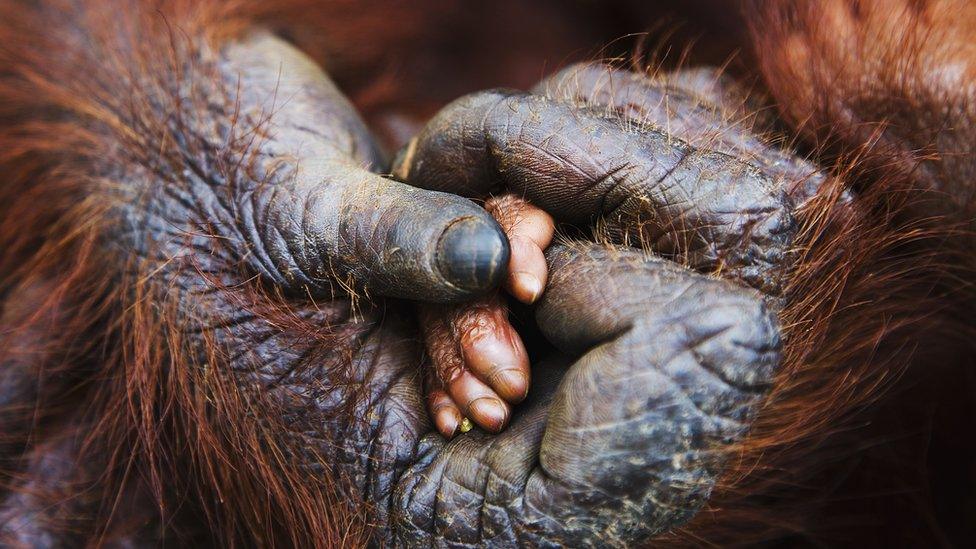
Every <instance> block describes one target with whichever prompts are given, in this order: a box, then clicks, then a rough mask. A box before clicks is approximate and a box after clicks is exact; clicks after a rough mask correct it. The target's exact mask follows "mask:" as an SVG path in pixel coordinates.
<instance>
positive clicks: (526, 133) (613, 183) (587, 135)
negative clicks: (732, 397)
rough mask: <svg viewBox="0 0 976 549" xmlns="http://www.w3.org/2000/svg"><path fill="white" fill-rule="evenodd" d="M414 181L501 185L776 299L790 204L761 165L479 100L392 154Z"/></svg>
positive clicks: (578, 116)
mask: <svg viewBox="0 0 976 549" xmlns="http://www.w3.org/2000/svg"><path fill="white" fill-rule="evenodd" d="M396 173H397V174H398V176H399V177H405V178H407V179H409V181H410V182H411V183H412V184H416V185H418V186H421V187H424V188H430V189H439V190H445V191H449V192H455V193H459V194H464V195H467V196H484V195H485V194H487V193H488V192H490V191H492V190H493V188H494V187H495V186H496V185H497V184H498V182H499V181H502V182H503V183H504V184H505V185H506V186H507V187H508V188H509V189H510V190H511V191H512V192H515V193H517V194H519V195H521V196H524V197H525V198H526V199H528V200H529V201H531V202H532V203H533V204H535V205H536V206H538V207H540V208H542V209H544V210H545V211H547V212H548V213H550V214H551V215H552V216H553V217H554V218H556V219H558V220H560V221H564V222H569V223H577V224H586V225H589V224H590V223H592V222H593V221H594V220H595V219H597V218H603V219H605V220H606V224H607V226H608V228H609V230H610V233H611V236H612V237H614V238H615V239H617V240H619V241H628V240H634V241H636V242H638V243H640V244H642V245H644V246H647V247H649V248H651V249H653V250H654V251H656V252H658V253H660V254H663V255H666V256H669V257H671V258H674V259H676V260H678V261H680V262H682V263H684V264H687V265H689V266H691V267H693V268H695V269H698V270H701V271H706V272H719V271H721V272H722V273H723V274H726V275H729V276H732V277H735V278H739V279H741V280H743V281H745V282H747V283H748V284H750V285H753V286H754V287H757V288H762V289H764V290H766V291H768V292H772V293H778V292H779V291H780V289H781V284H782V274H783V273H782V271H783V267H784V264H786V263H788V261H787V258H788V257H790V252H791V249H792V248H791V246H792V243H793V239H794V237H795V235H796V233H797V231H798V223H797V220H796V218H795V217H794V214H793V212H794V210H795V208H796V204H795V203H794V201H793V198H792V197H791V196H790V195H789V193H788V192H786V190H785V189H783V188H782V186H779V185H776V184H775V181H774V178H772V177H771V176H770V174H768V173H766V172H765V171H764V170H763V168H762V166H758V165H754V164H750V163H748V162H744V161H741V160H738V159H736V158H733V157H730V156H729V155H726V154H722V153H717V152H713V151H710V150H706V149H704V148H696V147H693V146H691V145H689V144H687V143H685V142H683V141H681V140H680V139H676V138H675V137H674V136H672V135H670V134H668V133H666V132H663V131H661V130H660V129H657V128H654V127H643V126H642V127H628V126H626V125H625V124H622V123H621V121H620V120H619V119H611V118H608V117H606V116H605V115H604V114H603V113H601V112H597V111H593V110H586V109H582V110H581V109H579V108H578V107H576V106H574V105H569V104H566V103H561V102H554V101H552V100H551V99H547V98H545V97H538V96H531V95H526V94H520V93H515V92H501V91H494V92H483V93H479V94H474V95H470V96H468V97H465V98H462V99H460V100H458V101H456V102H455V103H453V104H451V105H450V106H448V107H447V108H445V109H444V110H443V111H442V112H441V113H440V114H438V115H437V116H436V117H435V118H434V120H432V121H431V122H430V124H429V125H428V126H427V128H426V129H425V130H424V131H423V132H422V133H421V134H420V135H419V136H418V137H417V138H416V140H415V141H413V142H412V143H411V145H410V146H409V147H408V150H407V151H405V152H404V154H402V155H401V156H400V157H399V160H398V165H397V167H396Z"/></svg>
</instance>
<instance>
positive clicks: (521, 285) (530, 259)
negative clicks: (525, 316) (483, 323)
mask: <svg viewBox="0 0 976 549" xmlns="http://www.w3.org/2000/svg"><path fill="white" fill-rule="evenodd" d="M485 210H487V211H488V213H490V214H491V215H492V216H493V217H494V218H495V219H496V220H497V221H498V223H499V225H501V227H502V230H503V231H504V232H505V234H506V235H507V236H508V242H509V246H510V248H511V255H510V258H509V261H508V276H507V277H506V279H505V288H506V289H507V290H508V292H509V293H510V294H511V295H512V296H514V297H515V298H516V299H518V300H519V301H521V302H523V303H534V302H535V300H536V299H538V298H539V296H540V295H542V290H543V288H545V287H546V279H547V277H548V271H549V268H548V266H546V258H545V256H544V255H543V251H544V250H545V249H546V248H547V247H548V246H549V244H550V243H551V242H552V237H553V234H554V232H555V225H554V223H553V220H552V217H551V216H550V215H549V214H547V213H546V212H545V211H543V210H541V209H539V208H537V207H535V206H533V205H532V204H530V203H528V202H527V201H525V200H523V199H521V198H518V197H517V196H515V195H503V196H500V197H495V198H491V199H489V200H488V201H487V202H485Z"/></svg>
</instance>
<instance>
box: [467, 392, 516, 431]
mask: <svg viewBox="0 0 976 549" xmlns="http://www.w3.org/2000/svg"><path fill="white" fill-rule="evenodd" d="M468 412H469V413H468V415H469V416H471V417H472V418H474V419H475V421H477V422H478V425H481V426H482V427H483V428H484V429H485V430H487V431H489V432H492V433H497V432H498V431H501V430H502V427H504V426H505V421H506V420H507V419H508V412H507V411H506V410H505V405H504V404H502V401H500V400H498V399H497V398H490V397H482V398H479V399H477V400H475V401H474V402H472V403H471V405H470V406H469V407H468Z"/></svg>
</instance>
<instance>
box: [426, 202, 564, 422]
mask: <svg viewBox="0 0 976 549" xmlns="http://www.w3.org/2000/svg"><path fill="white" fill-rule="evenodd" d="M485 209H486V210H487V211H488V212H489V213H490V214H492V216H494V218H495V219H496V220H497V221H498V223H499V225H501V227H502V230H504V232H505V234H506V235H507V236H508V240H509V243H510V246H511V256H510V259H509V264H508V272H507V274H506V277H505V281H504V287H505V290H506V291H507V292H508V293H509V294H510V295H511V296H512V297H514V298H515V299H517V300H519V301H521V302H522V303H526V304H531V303H534V302H535V301H536V300H537V299H538V298H539V296H540V295H542V291H543V288H545V284H546V279H547V277H548V268H547V266H546V258H545V256H544V255H543V250H545V249H546V247H547V246H549V243H550V242H551V241H552V237H553V231H554V225H553V220H552V217H550V216H549V214H547V213H545V212H544V211H542V210H540V209H539V208H537V207H535V206H533V205H531V204H529V203H528V202H527V201H525V200H523V199H521V198H518V197H517V196H515V195H511V194H509V195H503V196H499V197H495V198H491V199H489V200H488V201H487V202H485ZM419 314H420V321H421V326H422V329H423V333H424V343H425V345H426V348H427V354H428V365H427V366H428V367H427V372H426V374H427V380H426V381H427V384H426V385H427V405H428V409H429V411H430V414H431V417H432V418H433V419H434V424H435V425H436V426H437V430H438V431H439V432H440V433H441V434H442V435H444V436H445V437H447V438H448V439H450V438H452V437H453V436H454V435H455V434H457V433H458V432H464V431H467V430H469V429H470V428H471V425H470V422H468V421H466V418H470V421H473V422H474V423H476V424H477V425H478V426H479V427H481V428H482V429H484V430H486V431H488V432H491V433H497V432H499V431H501V430H502V429H503V428H504V427H505V425H506V424H507V423H508V419H509V416H510V412H511V408H510V406H511V405H513V404H518V403H519V402H521V401H522V400H523V399H524V398H525V396H526V395H527V394H528V391H529V380H530V377H531V375H530V371H529V357H528V354H527V353H526V351H525V346H524V345H523V344H522V339H521V337H520V336H519V334H518V333H517V332H516V331H515V328H514V327H513V326H512V325H511V324H510V323H509V321H508V307H507V305H506V300H505V297H504V296H503V295H501V294H500V293H498V292H496V293H493V294H490V295H488V296H485V297H483V298H480V299H478V300H475V301H473V302H469V303H463V304H457V305H430V304H424V305H421V306H420V310H419Z"/></svg>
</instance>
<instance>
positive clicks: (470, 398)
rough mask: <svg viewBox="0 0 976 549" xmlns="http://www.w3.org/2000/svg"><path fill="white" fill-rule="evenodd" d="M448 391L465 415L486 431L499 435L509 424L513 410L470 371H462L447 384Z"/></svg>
mask: <svg viewBox="0 0 976 549" xmlns="http://www.w3.org/2000/svg"><path fill="white" fill-rule="evenodd" d="M447 391H448V393H449V394H450V395H451V397H452V398H453V399H454V401H455V402H457V403H458V405H459V406H460V407H461V410H462V411H463V412H464V415H465V416H467V417H468V418H470V419H471V421H473V422H474V423H476V424H477V425H478V426H479V427H481V428H482V429H484V430H485V431H488V432H489V433H498V432H500V431H501V430H502V429H504V428H505V425H506V424H508V417H509V414H510V413H511V408H509V406H508V404H506V403H505V401H503V400H502V399H500V398H499V397H498V395H497V394H496V393H495V391H493V390H492V389H491V387H489V386H488V385H487V384H486V383H484V382H483V381H481V380H480V379H478V378H477V377H476V376H475V375H474V374H473V373H471V371H470V370H461V373H460V375H458V376H456V377H455V378H454V379H452V380H450V381H449V382H447Z"/></svg>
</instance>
